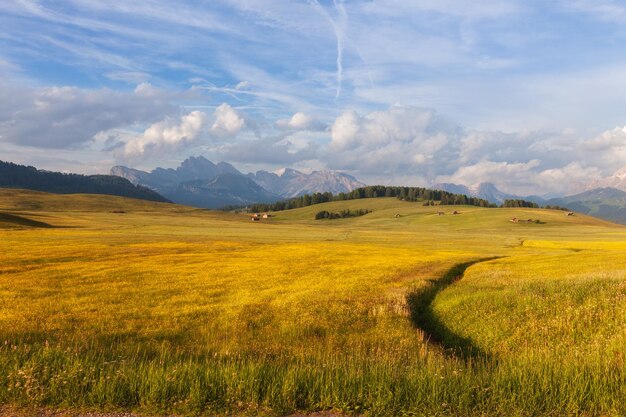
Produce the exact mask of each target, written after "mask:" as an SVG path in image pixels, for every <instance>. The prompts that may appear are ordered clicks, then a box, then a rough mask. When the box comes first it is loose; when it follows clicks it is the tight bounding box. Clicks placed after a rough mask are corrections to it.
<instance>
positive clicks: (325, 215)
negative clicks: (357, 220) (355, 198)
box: [315, 209, 372, 220]
mask: <svg viewBox="0 0 626 417" xmlns="http://www.w3.org/2000/svg"><path fill="white" fill-rule="evenodd" d="M371 212H372V211H371V210H368V209H358V210H354V211H352V210H341V211H340V212H339V213H333V212H330V211H327V210H322V211H318V212H317V214H316V215H315V220H322V219H345V218H348V217H359V216H365V215H366V214H367V213H371Z"/></svg>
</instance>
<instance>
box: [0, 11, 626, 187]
mask: <svg viewBox="0 0 626 417" xmlns="http://www.w3.org/2000/svg"><path fill="white" fill-rule="evenodd" d="M0 28H1V29H0V160H6V161H13V162H16V163H23V164H28V165H34V166H37V167H39V168H44V169H50V170H60V171H69V172H79V173H107V172H108V170H109V169H110V168H111V167H112V166H114V165H126V166H131V167H136V168H140V169H146V170H150V169H153V168H155V167H157V166H161V167H175V166H177V165H178V164H179V163H180V162H181V161H182V160H184V159H185V158H186V157H188V156H192V155H194V156H197V155H203V156H205V157H206V158H208V159H210V160H212V161H214V162H217V161H221V160H224V161H227V162H230V163H232V164H234V165H235V166H236V167H237V168H239V169H240V170H242V171H244V172H247V171H255V170H257V169H268V170H275V169H278V168H282V167H294V168H296V169H300V170H303V171H311V170H320V169H329V170H339V171H343V172H347V173H349V174H352V175H354V176H356V177H357V178H358V179H360V180H361V181H364V182H366V183H370V184H374V183H381V184H396V185H420V186H425V185H430V184H433V183H438V182H454V183H462V184H466V185H473V184H477V183H480V182H492V183H494V184H496V185H497V186H498V187H499V188H501V189H503V190H505V191H508V192H515V193H520V194H539V195H544V194H565V193H568V192H574V191H576V190H580V189H581V188H584V185H585V184H586V183H588V182H590V181H592V180H597V179H599V178H602V177H606V176H610V175H611V174H613V173H614V172H615V171H617V170H619V169H621V168H623V167H624V166H626V128H625V126H626V2H623V1H618V0H474V1H471V2H469V1H466V0H413V1H407V0H380V1H377V0H370V1H357V0H353V1H351V0H343V1H342V0H333V1H329V0H301V1H287V0H280V1H278V0H276V1H270V0H229V1H221V0H210V1H208V0H207V1H176V2H172V1H167V0H144V1H142V0H137V1H127V0H3V1H2V2H0Z"/></svg>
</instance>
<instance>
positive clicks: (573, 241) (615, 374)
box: [0, 190, 626, 416]
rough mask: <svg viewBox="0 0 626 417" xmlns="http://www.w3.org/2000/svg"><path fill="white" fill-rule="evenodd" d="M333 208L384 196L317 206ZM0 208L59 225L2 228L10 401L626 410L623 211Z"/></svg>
mask: <svg viewBox="0 0 626 417" xmlns="http://www.w3.org/2000/svg"><path fill="white" fill-rule="evenodd" d="M343 209H351V210H355V209H369V210H373V212H372V213H369V214H367V215H365V216H361V217H356V218H349V219H337V220H323V221H320V220H317V221H316V220H314V216H315V213H317V212H318V211H320V210H328V211H340V210H343ZM440 210H443V211H445V212H446V215H444V216H438V215H437V211H440ZM453 210H458V211H460V212H461V214H459V215H452V214H449V213H451V212H452V211H453ZM0 211H1V212H6V213H11V214H12V215H14V216H19V217H20V218H23V219H30V220H35V221H41V222H45V223H47V224H50V225H52V226H55V227H54V228H45V229H43V228H32V227H21V228H19V229H3V230H0V403H1V404H9V405H14V406H20V405H28V406H51V407H61V408H71V409H105V410H114V409H125V410H138V411H141V412H144V413H178V414H194V415H196V414H214V413H217V414H232V413H241V414H250V415H258V414H267V415H281V414H286V413H289V412H292V411H294V410H309V411H310V410H324V409H335V410H339V411H341V412H345V413H357V414H366V415H377V416H378V415H380V416H396V415H425V416H426V415H428V416H431V415H441V416H477V415H493V416H526V415H539V416H556V415H559V416H561V415H589V416H596V415H597V416H620V415H624V414H626V408H625V407H626V405H625V404H626V403H625V402H624V401H623V399H624V398H625V397H626V368H625V366H624V360H625V355H626V324H625V323H626V320H625V319H626V302H624V301H626V265H625V264H624V260H623V255H622V254H623V253H624V250H626V228H625V227H623V226H618V225H614V224H611V223H608V222H605V221H600V220H597V219H594V218H591V217H587V216H582V215H580V216H578V215H577V216H574V217H567V216H565V215H564V214H563V212H560V211H551V210H539V209H483V208H477V207H424V206H422V205H421V203H410V202H403V201H398V200H396V199H393V198H381V199H369V200H353V201H346V202H333V203H326V204H321V205H316V206H312V207H307V208H303V209H297V210H290V211H285V212H279V213H275V214H276V216H275V217H273V218H271V219H269V220H263V221H261V222H254V223H253V222H251V221H250V220H249V218H248V217H247V216H244V215H236V214H232V213H219V212H210V211H206V210H198V209H193V208H189V207H182V206H176V205H172V204H156V203H148V202H142V201H137V200H130V199H123V198H118V197H107V196H88V195H76V196H67V195H65V196H59V195H50V194H45V193H35V192H28V191H15V190H0ZM114 211H115V212H117V213H113V212H114ZM119 212H123V213H119ZM397 214H400V217H396V215H397ZM512 217H518V218H533V219H540V220H541V221H542V222H543V223H544V224H513V223H511V222H509V221H508V220H509V219H510V218H512ZM485 258H497V259H492V260H485ZM478 260H483V262H480V263H476V264H473V265H471V266H469V267H468V265H469V264H470V263H472V262H474V261H478ZM463 272H464V274H463V277H462V278H461V279H460V280H458V281H455V280H454V279H453V278H456V277H458V276H460V275H461V273H463ZM412 297H413V298H412ZM415 297H417V301H418V302H417V304H416V303H415V300H416V298H415ZM412 301H413V302H412ZM420 320H422V321H420ZM424 320H425V321H424ZM429 338H430V341H429V340H427V339H429ZM435 341H436V342H438V343H432V342H435ZM464 343H465V344H466V345H465V347H466V348H467V347H468V346H470V347H472V348H473V349H475V350H478V351H479V353H480V354H473V355H463V354H459V353H463V349H461V351H459V349H458V348H463V347H464V346H463V344H464ZM475 353H476V352H475Z"/></svg>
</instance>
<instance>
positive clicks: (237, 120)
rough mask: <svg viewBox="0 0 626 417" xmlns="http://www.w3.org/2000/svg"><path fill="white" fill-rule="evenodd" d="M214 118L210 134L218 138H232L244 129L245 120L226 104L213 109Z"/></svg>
mask: <svg viewBox="0 0 626 417" xmlns="http://www.w3.org/2000/svg"><path fill="white" fill-rule="evenodd" d="M214 117H215V121H214V122H213V125H212V126H211V128H210V132H211V134H213V135H214V136H217V137H219V138H231V137H234V136H236V135H237V134H238V133H239V132H240V131H241V130H242V129H243V128H244V127H246V120H245V118H244V117H243V116H242V115H241V114H239V112H237V110H235V109H233V108H232V107H231V106H230V105H228V104H226V103H224V104H222V105H220V106H219V107H218V108H217V109H215V113H214Z"/></svg>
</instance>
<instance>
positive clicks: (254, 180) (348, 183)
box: [110, 156, 365, 208]
mask: <svg viewBox="0 0 626 417" xmlns="http://www.w3.org/2000/svg"><path fill="white" fill-rule="evenodd" d="M110 174H111V175H116V176H119V177H123V178H125V179H127V180H129V181H130V182H132V183H133V184H136V185H142V186H145V187H149V188H151V189H153V190H155V191H156V192H158V193H160V194H162V195H164V196H165V197H167V198H169V199H171V200H172V201H174V202H176V203H180V204H189V205H194V206H198V207H205V208H220V207H224V206H232V205H245V204H249V203H269V202H273V201H277V200H281V199H285V198H292V197H298V196H300V195H303V194H311V193H317V192H321V193H323V192H332V193H334V194H336V193H341V192H350V191H352V190H353V189H355V188H359V187H363V186H364V185H365V184H363V183H362V182H359V181H358V180H357V179H356V178H354V177H352V176H350V175H348V174H344V173H341V172H335V171H313V172H312V173H310V174H305V173H303V172H300V171H297V170H295V169H291V168H285V169H282V170H280V171H277V172H268V171H257V172H256V173H249V174H243V173H242V172H240V171H239V170H237V169H236V168H235V167H234V166H232V165H231V164H229V163H227V162H219V163H217V164H215V163H213V162H211V161H209V160H208V159H206V158H204V157H203V156H197V157H190V158H187V159H186V160H185V161H183V162H182V163H181V165H180V166H178V167H177V168H175V169H174V168H167V169H164V168H156V169H154V170H152V171H151V172H146V171H140V170H137V169H133V168H128V167H125V166H115V167H113V168H111V171H110Z"/></svg>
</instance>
